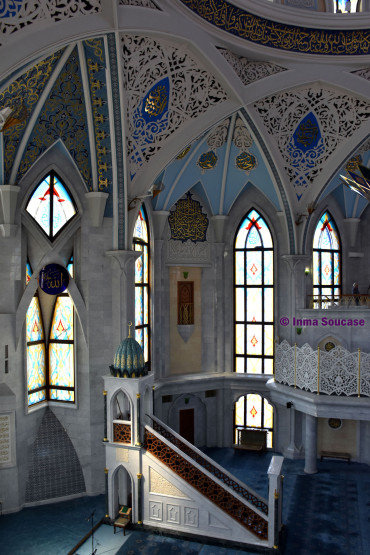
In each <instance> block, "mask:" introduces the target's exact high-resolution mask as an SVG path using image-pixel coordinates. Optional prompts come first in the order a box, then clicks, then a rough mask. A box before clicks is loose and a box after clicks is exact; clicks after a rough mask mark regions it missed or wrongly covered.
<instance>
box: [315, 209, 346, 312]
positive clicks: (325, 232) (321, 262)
mask: <svg viewBox="0 0 370 555" xmlns="http://www.w3.org/2000/svg"><path fill="white" fill-rule="evenodd" d="M340 266H341V246H340V238H339V233H338V230H337V227H336V225H335V222H334V220H333V218H332V216H331V214H330V213H329V212H324V214H323V215H322V216H321V218H320V220H319V221H318V223H317V226H316V229H315V234H314V238H313V294H314V296H315V298H316V301H315V300H314V306H315V308H320V307H324V306H325V302H326V301H327V300H329V299H330V300H333V299H335V298H338V296H339V295H340V293H341V271H340ZM317 297H319V298H318V299H317Z"/></svg>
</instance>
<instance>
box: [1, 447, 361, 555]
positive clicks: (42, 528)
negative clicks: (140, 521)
mask: <svg viewBox="0 0 370 555" xmlns="http://www.w3.org/2000/svg"><path fill="white" fill-rule="evenodd" d="M206 453H207V454H208V455H209V456H210V457H212V458H213V459H214V460H216V462H218V463H219V464H221V465H222V466H224V467H225V468H227V470H229V471H230V472H231V473H232V474H234V475H235V476H236V477H237V478H239V479H241V480H242V481H244V482H245V483H247V484H248V485H250V486H251V487H253V489H255V490H256V491H257V492H258V493H260V494H261V495H263V496H265V497H266V496H267V478H266V472H267V469H268V466H269V464H270V460H271V453H265V454H262V455H258V454H254V453H244V452H238V453H234V451H233V450H232V449H207V450H206ZM303 467H304V461H290V460H287V459H286V460H285V461H284V466H283V473H284V475H285V478H284V497H283V522H284V524H285V525H286V532H285V536H284V542H283V545H282V549H281V553H283V554H284V555H368V553H369V552H370V550H369V546H370V467H369V466H367V465H363V464H357V463H350V464H348V463H346V462H343V461H334V460H325V461H323V462H318V469H319V472H318V474H315V475H307V474H305V473H304V472H303ZM104 506H105V505H104V497H103V496H98V497H83V498H80V499H74V500H72V501H66V502H63V503H58V504H52V505H41V506H38V507H34V508H32V509H24V510H23V511H20V512H19V513H15V514H10V515H2V516H0V553H1V555H22V554H27V555H59V554H60V555H66V554H67V553H68V551H69V550H70V549H72V548H73V546H74V545H76V544H77V542H78V541H79V540H80V539H81V538H82V537H83V536H84V535H85V534H86V532H87V531H88V530H89V529H90V528H91V522H90V521H88V518H89V516H90V514H91V512H92V511H94V510H95V515H94V521H95V522H97V521H98V520H99V519H100V518H101V517H102V516H104V511H105V509H104ZM101 533H102V532H101ZM97 535H98V533H97ZM110 537H111V539H112V543H111V545H109V542H110ZM118 540H119V538H118V534H116V536H114V535H113V528H112V527H106V526H104V541H101V540H100V543H101V547H100V549H99V550H98V553H108V552H109V553H119V554H120V555H147V554H149V555H167V553H168V554H170V553H171V555H175V554H176V553H181V554H184V555H188V554H189V555H191V554H192V553H196V554H199V555H237V554H238V553H239V554H240V553H244V554H247V553H250V551H245V550H244V551H240V550H236V549H226V548H224V547H218V546H212V545H206V544H203V543H200V542H192V541H189V540H179V539H174V538H170V537H167V536H165V535H162V534H153V533H149V532H141V531H131V532H130V533H129V534H127V536H126V538H124V537H123V535H122V536H121V539H120V541H119V542H118V544H120V543H121V542H123V541H124V544H123V545H122V547H117V541H118ZM90 542H91V540H90ZM103 544H104V547H103ZM89 545H90V544H86V545H85V546H84V550H82V549H81V553H90V549H89ZM115 546H116V547H115ZM108 549H109V551H108Z"/></svg>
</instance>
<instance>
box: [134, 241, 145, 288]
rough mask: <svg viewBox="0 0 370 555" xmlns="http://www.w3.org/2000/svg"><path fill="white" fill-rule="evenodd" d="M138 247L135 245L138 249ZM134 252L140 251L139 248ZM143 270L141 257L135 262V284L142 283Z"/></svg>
mask: <svg viewBox="0 0 370 555" xmlns="http://www.w3.org/2000/svg"><path fill="white" fill-rule="evenodd" d="M138 246H139V245H136V247H138ZM135 250H137V251H141V248H136V249H135ZM143 277H144V268H143V256H140V257H139V258H138V259H137V260H136V262H135V283H143Z"/></svg>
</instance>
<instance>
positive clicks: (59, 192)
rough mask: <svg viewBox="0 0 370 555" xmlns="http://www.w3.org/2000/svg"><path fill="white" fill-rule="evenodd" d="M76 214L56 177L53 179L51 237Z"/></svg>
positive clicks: (65, 191) (69, 198)
mask: <svg viewBox="0 0 370 555" xmlns="http://www.w3.org/2000/svg"><path fill="white" fill-rule="evenodd" d="M75 214H76V209H75V207H74V205H73V202H72V199H71V197H70V196H69V194H68V193H67V190H66V188H65V187H63V185H62V184H61V182H60V181H59V179H58V178H57V177H55V178H54V195H53V235H54V236H55V235H56V234H57V233H58V231H59V230H60V229H61V228H62V227H63V226H64V225H65V224H66V223H67V222H68V221H69V220H70V219H71V218H73V216H74V215H75Z"/></svg>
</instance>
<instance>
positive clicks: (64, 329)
mask: <svg viewBox="0 0 370 555" xmlns="http://www.w3.org/2000/svg"><path fill="white" fill-rule="evenodd" d="M57 331H58V332H59V333H62V332H63V331H66V328H65V327H64V326H63V322H62V320H59V324H58V327H57Z"/></svg>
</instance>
